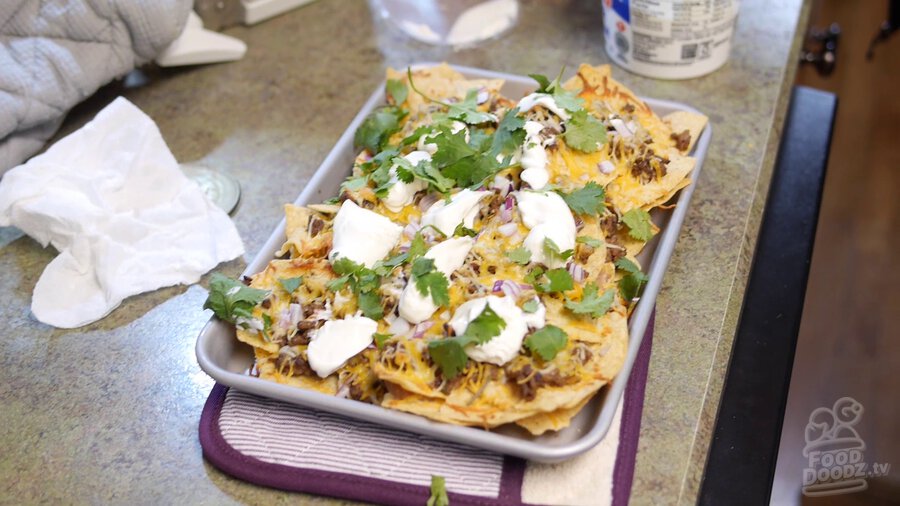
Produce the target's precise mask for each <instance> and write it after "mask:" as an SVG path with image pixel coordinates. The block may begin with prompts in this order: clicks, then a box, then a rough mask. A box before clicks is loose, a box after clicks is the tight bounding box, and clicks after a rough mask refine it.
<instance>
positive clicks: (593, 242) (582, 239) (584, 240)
mask: <svg viewBox="0 0 900 506" xmlns="http://www.w3.org/2000/svg"><path fill="white" fill-rule="evenodd" d="M575 242H577V243H581V244H587V245H588V246H590V247H592V248H599V247H601V246H603V241H601V240H600V239H596V238H594V237H588V236H586V235H579V236H578V237H576V238H575Z"/></svg>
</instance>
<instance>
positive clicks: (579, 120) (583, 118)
mask: <svg viewBox="0 0 900 506" xmlns="http://www.w3.org/2000/svg"><path fill="white" fill-rule="evenodd" d="M563 138H564V139H565V140H566V145H567V146H569V147H572V148H575V149H577V150H578V151H581V152H583V153H593V152H595V151H597V150H598V149H600V145H602V144H605V143H606V126H605V125H604V124H603V123H601V122H600V120H598V119H597V118H595V117H593V116H591V115H590V114H588V112H587V110H585V109H582V110H580V111H576V112H573V113H572V115H571V116H570V117H569V120H568V121H566V131H565V132H564V133H563Z"/></svg>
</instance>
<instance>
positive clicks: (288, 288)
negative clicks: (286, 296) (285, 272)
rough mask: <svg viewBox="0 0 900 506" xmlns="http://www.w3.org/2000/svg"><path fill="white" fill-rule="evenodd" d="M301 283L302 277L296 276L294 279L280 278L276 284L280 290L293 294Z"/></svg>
mask: <svg viewBox="0 0 900 506" xmlns="http://www.w3.org/2000/svg"><path fill="white" fill-rule="evenodd" d="M301 283H303V276H297V277H296V278H280V279H279V280H278V284H279V285H281V288H284V291H285V292H287V293H294V292H295V291H296V290H297V288H299V287H300V284H301Z"/></svg>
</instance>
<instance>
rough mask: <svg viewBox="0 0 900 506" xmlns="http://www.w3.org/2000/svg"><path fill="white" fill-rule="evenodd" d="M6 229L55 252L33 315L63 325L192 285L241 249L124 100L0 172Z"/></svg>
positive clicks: (147, 122)
mask: <svg viewBox="0 0 900 506" xmlns="http://www.w3.org/2000/svg"><path fill="white" fill-rule="evenodd" d="M9 225H13V226H16V227H18V228H20V229H21V230H22V231H24V232H25V233H26V234H28V235H29V236H31V237H33V238H34V239H35V240H37V241H38V242H40V243H41V244H42V245H44V246H47V245H48V244H49V245H52V246H53V247H54V248H56V249H57V250H59V252H60V254H59V256H57V257H56V258H55V259H53V261H51V262H50V264H49V265H47V268H46V269H45V270H44V272H43V274H41V277H40V279H39V280H38V282H37V284H36V285H35V287H34V295H33V299H32V302H31V310H32V312H33V313H34V315H35V316H36V317H37V319H38V320H40V321H42V322H44V323H48V324H50V325H54V326H56V327H63V328H74V327H79V326H82V325H86V324H88V323H91V322H93V321H96V320H99V319H100V318H103V317H104V316H106V315H107V314H109V312H110V311H112V310H113V309H115V308H116V307H117V306H118V305H119V304H120V303H121V302H122V300H123V299H125V298H126V297H129V296H131V295H135V294H138V293H141V292H146V291H150V290H155V289H157V288H161V287H164V286H171V285H176V284H179V283H185V284H188V283H196V282H197V281H199V279H200V276H202V275H203V274H204V273H205V272H207V271H209V270H210V269H212V268H213V267H215V266H216V265H217V264H219V263H220V262H223V261H226V260H231V259H233V258H236V257H237V256H239V255H241V254H243V252H244V245H243V243H242V242H241V238H240V236H239V235H238V233H237V229H235V226H234V223H232V221H231V219H229V218H228V215H226V214H225V213H224V212H223V211H222V210H221V209H219V208H218V207H216V206H215V205H214V204H213V203H212V202H210V201H209V200H208V199H207V198H206V196H205V195H204V194H203V192H202V191H201V190H200V188H199V187H197V185H195V184H194V183H193V182H191V181H190V180H189V179H188V178H187V177H185V175H184V174H183V173H182V172H181V169H179V167H178V162H177V161H176V160H175V157H174V156H173V155H172V153H171V152H170V151H169V148H168V147H167V146H166V143H165V141H164V140H163V138H162V135H161V134H160V132H159V129H158V128H157V127H156V124H155V123H154V122H153V120H151V119H150V118H149V117H148V116H147V115H146V114H144V113H143V112H142V111H141V110H140V109H138V108H137V107H136V106H135V105H134V104H132V103H131V102H129V101H128V100H126V99H124V98H121V97H120V98H117V99H116V100H115V101H113V102H112V103H111V104H110V105H109V106H107V107H106V108H105V109H103V110H102V111H100V113H99V114H97V116H96V117H95V118H94V120H93V121H91V122H90V123H88V124H87V125H85V126H84V127H83V128H81V129H80V130H78V131H76V132H74V133H72V134H70V135H68V136H66V137H65V138H63V139H61V140H60V141H58V142H57V143H56V144H54V145H53V146H51V147H50V149H48V150H47V152H46V153H44V154H42V155H38V156H36V157H34V158H32V159H31V160H29V161H28V162H27V163H25V164H24V165H20V166H18V167H15V168H14V169H11V170H10V171H9V172H7V173H6V174H5V175H4V176H3V179H2V180H0V226H9Z"/></svg>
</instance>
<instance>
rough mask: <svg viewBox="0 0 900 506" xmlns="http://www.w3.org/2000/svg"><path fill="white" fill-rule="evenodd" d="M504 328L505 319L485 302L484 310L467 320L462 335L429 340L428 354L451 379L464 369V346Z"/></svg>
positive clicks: (486, 340) (490, 336)
mask: <svg viewBox="0 0 900 506" xmlns="http://www.w3.org/2000/svg"><path fill="white" fill-rule="evenodd" d="M505 328H506V321H504V320H503V318H500V316H499V315H498V314H497V313H496V312H494V310H493V309H492V308H491V306H490V304H485V305H484V310H482V311H481V314H479V315H478V316H477V317H475V319H473V320H472V321H470V322H469V325H467V326H466V331H465V332H464V333H463V334H462V335H458V336H454V337H448V338H445V339H436V340H434V341H429V343H428V354H429V355H431V359H432V360H434V363H435V364H437V366H438V368H440V370H441V374H443V375H444V377H445V378H447V379H453V378H455V377H456V375H457V374H459V372H460V371H462V370H463V369H465V367H466V362H468V360H469V356H468V355H466V350H465V348H466V346H469V345H472V344H484V343H486V342H488V341H490V340H491V339H493V338H494V337H496V336H498V335H500V332H502V331H503V329H505Z"/></svg>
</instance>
